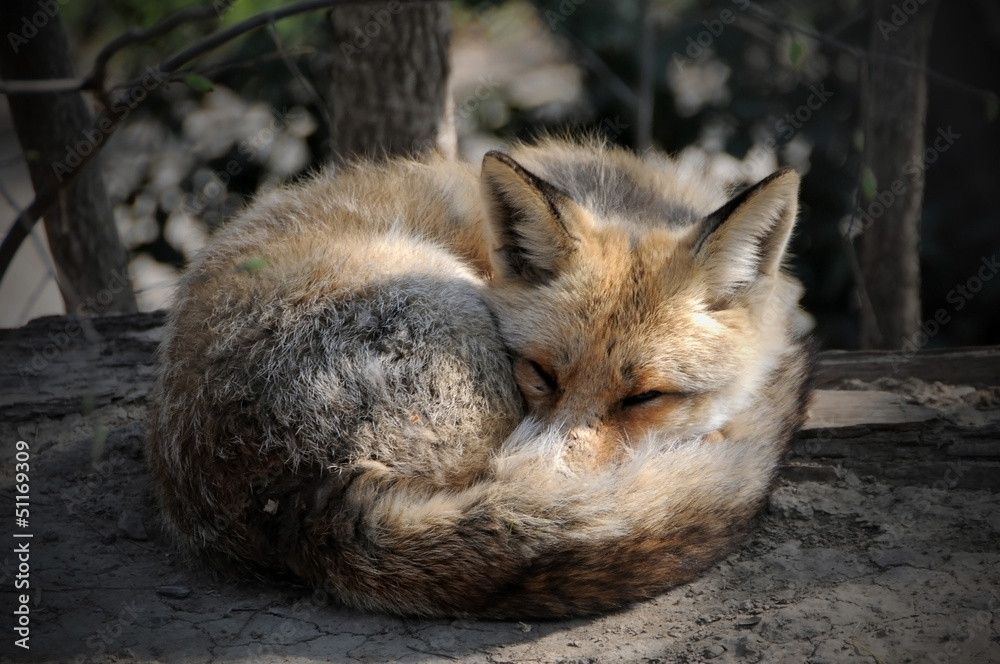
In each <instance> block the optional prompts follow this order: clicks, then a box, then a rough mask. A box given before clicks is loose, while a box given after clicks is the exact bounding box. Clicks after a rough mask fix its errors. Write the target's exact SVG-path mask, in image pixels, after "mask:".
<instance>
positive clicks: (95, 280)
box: [0, 0, 136, 315]
mask: <svg viewBox="0 0 1000 664" xmlns="http://www.w3.org/2000/svg"><path fill="white" fill-rule="evenodd" d="M53 6H55V5H53ZM0 35H4V41H6V42H8V43H5V44H4V45H3V48H0V74H2V75H3V78H4V79H5V80H18V79H49V78H72V77H73V75H74V74H73V66H72V63H71V59H70V53H69V46H68V43H67V41H66V34H65V32H64V31H63V27H62V22H61V21H60V20H59V15H58V14H55V15H54V16H49V15H48V14H47V13H46V11H43V5H41V4H39V3H38V2H37V0H7V2H6V5H5V6H4V9H3V11H0ZM8 101H9V103H10V109H11V115H12V116H13V120H14V127H15V129H16V130H17V137H18V140H19V141H20V143H21V149H22V150H23V152H24V155H25V159H26V160H27V162H28V170H29V172H30V173H31V181H32V184H33V186H34V188H35V191H36V192H40V191H43V190H44V189H46V188H48V187H53V186H55V185H56V184H58V183H61V182H63V181H64V180H66V178H67V176H68V174H69V173H70V172H72V170H73V168H74V166H73V164H74V163H76V161H75V159H77V158H79V154H81V153H83V151H84V150H87V151H90V150H97V149H99V148H100V146H101V143H102V142H103V140H104V138H105V137H104V136H95V135H88V134H100V132H96V131H92V130H91V121H92V119H91V114H90V110H89V109H88V107H87V104H86V102H85V100H84V99H83V97H82V96H81V94H80V93H79V92H70V93H47V94H12V95H9V96H8ZM83 168H84V170H83V172H81V173H80V174H79V176H78V177H77V178H76V179H75V180H74V181H73V183H72V184H69V185H68V186H64V187H63V188H62V190H61V191H60V193H59V197H58V200H57V201H56V202H55V203H54V204H53V205H52V207H51V208H49V210H48V211H47V212H46V213H45V216H44V219H45V234H46V236H47V237H48V240H49V248H50V250H51V251H52V258H53V262H54V263H55V268H56V275H57V279H58V282H59V290H60V292H61V293H62V298H63V302H64V303H65V305H66V311H67V312H69V313H71V314H77V315H95V314H105V313H122V312H131V311H135V310H136V302H135V295H134V294H133V292H132V285H131V281H130V279H129V276H128V254H127V253H126V251H125V248H124V247H123V246H122V244H121V241H120V239H119V238H118V231H117V229H116V228H115V223H114V216H113V214H112V210H111V205H110V203H109V202H108V197H107V192H106V191H105V188H104V180H103V179H102V177H101V169H100V165H99V162H98V159H96V158H95V159H93V160H92V161H91V162H90V163H88V164H86V165H85V166H84V167H83Z"/></svg>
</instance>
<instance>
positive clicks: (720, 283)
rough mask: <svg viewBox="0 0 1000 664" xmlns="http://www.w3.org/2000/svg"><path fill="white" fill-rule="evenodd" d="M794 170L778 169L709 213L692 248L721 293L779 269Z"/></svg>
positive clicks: (795, 186)
mask: <svg viewBox="0 0 1000 664" xmlns="http://www.w3.org/2000/svg"><path fill="white" fill-rule="evenodd" d="M798 196H799V174H798V173H796V172H795V170H794V169H791V168H783V169H781V170H780V171H777V172H776V173H773V174H771V175H769V176H767V177H766V178H764V179H763V180H761V181H760V182H758V183H757V184H755V185H753V186H752V187H749V188H747V189H746V190H745V191H743V192H742V193H740V194H738V195H737V196H736V197H735V198H733V199H732V200H731V201H729V202H728V203H726V204H725V205H723V206H722V207H721V208H719V209H718V210H716V211H715V212H713V213H712V214H710V215H708V217H706V218H705V219H704V220H703V221H702V222H701V227H700V230H699V232H698V234H697V236H696V239H695V244H694V253H695V257H696V259H697V260H698V261H699V262H701V263H702V264H703V265H704V266H705V268H706V269H707V271H708V281H709V283H711V284H712V285H713V286H714V287H715V290H716V292H717V293H719V294H720V295H723V296H726V295H732V294H734V293H737V292H739V291H740V290H742V289H744V288H746V287H747V286H750V285H751V284H753V283H754V282H756V281H757V278H758V277H760V276H774V275H776V274H777V273H778V271H779V270H780V269H781V263H782V259H783V258H784V255H785V249H786V247H787V246H788V240H789V238H790V237H791V235H792V227H793V226H794V225H795V215H796V213H797V212H798Z"/></svg>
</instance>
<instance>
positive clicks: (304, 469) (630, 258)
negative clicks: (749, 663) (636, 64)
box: [147, 139, 810, 619]
mask: <svg viewBox="0 0 1000 664" xmlns="http://www.w3.org/2000/svg"><path fill="white" fill-rule="evenodd" d="M706 173H707V171H706V170H705V169H699V168H696V167H694V166H693V165H692V164H691V163H688V162H685V161H684V160H681V161H677V160H671V159H668V158H666V157H663V156H657V155H655V154H651V155H646V156H644V157H638V156H635V155H633V154H631V153H629V152H627V151H624V150H621V149H617V148H613V147H610V146H607V145H605V144H602V143H599V142H593V141H592V142H586V143H572V142H565V141H561V140H556V139H547V140H544V141H542V142H540V143H538V144H536V145H519V146H515V147H513V148H511V149H510V151H509V153H500V152H491V153H489V154H487V155H486V157H485V158H484V160H483V163H482V167H481V172H479V173H478V174H477V173H476V169H475V168H474V167H472V166H470V165H467V164H463V163H460V162H456V161H449V160H445V159H443V158H439V157H434V156H429V157H425V158H421V159H412V160H408V159H399V160H390V161H386V162H381V163H367V162H359V163H356V164H354V165H352V166H348V167H345V168H343V169H339V170H336V171H328V172H326V173H324V174H321V175H319V176H317V177H315V178H314V179H312V180H311V181H308V182H306V183H305V184H299V185H294V186H289V187H286V188H284V189H280V190H277V191H274V192H272V193H269V194H267V195H264V196H263V197H261V198H260V199H258V200H257V201H256V202H255V203H254V204H252V205H251V206H250V207H249V208H248V209H247V210H245V211H244V212H243V213H241V215H240V216H239V217H238V218H237V219H235V220H234V221H232V222H231V223H229V224H228V225H227V226H225V227H224V228H222V229H221V230H220V231H219V232H218V233H217V234H216V236H215V237H214V239H213V241H212V243H211V245H210V246H209V247H208V248H207V249H206V250H205V251H204V252H203V253H202V255H201V256H200V257H199V258H198V259H197V260H196V261H194V263H193V264H192V265H191V267H190V269H189V270H188V271H187V273H186V275H185V276H184V278H183V280H182V282H181V284H180V285H179V287H178V291H177V294H176V296H175V303H174V306H173V309H172V311H171V314H170V317H169V322H168V324H167V327H166V332H165V337H164V341H163V344H162V347H161V350H160V353H159V375H158V380H157V384H156V386H155V388H154V391H153V393H152V395H151V411H150V438H149V445H148V450H147V453H148V458H149V461H150V464H151V467H152V470H153V475H154V478H155V482H156V487H157V493H158V495H159V498H160V502H161V505H162V510H163V517H164V521H165V524H166V526H167V530H168V532H169V533H170V534H172V535H173V536H174V537H175V538H176V539H177V540H178V541H179V542H180V543H181V544H182V545H183V547H184V548H185V549H186V550H188V551H190V552H193V553H196V554H199V555H201V556H202V557H205V558H207V559H209V560H210V561H213V562H215V563H216V564H218V565H220V566H222V567H225V568H227V569H234V568H235V569H240V570H244V571H246V572H247V573H251V574H259V575H266V576H269V577H277V578H293V579H296V580H299V581H305V582H307V583H310V584H314V585H316V586H318V587H322V588H323V589H325V590H327V591H328V592H331V593H332V594H334V595H335V596H336V597H337V598H339V599H340V600H341V601H342V602H344V603H346V604H348V605H351V606H356V607H361V608H365V609H372V610H380V611H388V612H393V613H399V614H409V615H425V616H479V617H489V618H516V619H526V618H544V617H551V618H555V617H564V616H574V615H583V614H592V613H596V612H601V611H607V610H611V609H614V608H617V607H621V606H624V605H627V604H629V603H631V602H635V601H637V600H640V599H644V598H648V597H652V596H654V595H656V594H658V593H660V592H662V591H664V590H665V589H667V588H669V587H671V586H674V585H677V584H679V583H682V582H685V581H687V580H690V579H692V578H693V577H694V576H696V575H697V574H699V573H700V572H701V571H703V570H704V569H705V568H706V567H707V566H709V565H711V564H712V563H714V562H715V561H717V560H719V559H721V558H722V557H724V556H726V555H728V554H729V553H730V552H732V551H733V550H734V548H735V547H736V546H737V545H738V543H739V542H740V540H741V538H742V537H743V536H744V535H745V533H746V532H747V530H748V528H749V526H750V524H751V523H752V521H753V518H754V516H755V515H756V514H757V512H758V511H759V509H760V507H761V505H762V504H763V502H764V501H765V499H766V496H767V493H768V491H769V489H770V487H771V485H772V482H773V480H774V476H775V471H776V467H777V465H778V463H779V461H780V460H781V457H782V455H783V453H784V451H785V449H786V447H787V445H788V443H789V441H790V438H791V436H792V435H793V434H794V433H795V431H796V430H797V429H798V428H799V426H800V425H801V422H802V419H803V416H804V410H805V402H806V398H807V393H808V389H807V383H808V379H809V373H810V353H809V351H808V346H809V344H808V342H807V339H806V329H805V327H806V325H805V323H804V322H803V321H804V320H805V316H804V314H803V313H802V312H801V311H800V309H799V305H798V300H799V298H800V296H801V290H802V289H801V286H800V285H799V283H798V282H797V281H796V280H795V279H793V278H792V277H790V276H789V275H788V274H786V273H785V271H784V270H783V261H784V258H785V254H786V247H787V245H788V241H789V237H790V235H791V233H792V228H793V225H794V223H795V217H796V210H797V197H798V184H799V177H798V175H797V174H796V173H795V172H794V171H793V170H790V169H784V170H780V171H778V172H776V173H774V174H773V175H771V176H769V177H767V178H765V179H763V180H762V181H760V182H758V183H757V184H754V185H753V186H750V187H748V188H746V189H744V190H743V191H742V192H740V193H737V194H735V195H730V192H728V191H727V190H726V188H725V187H724V185H723V183H720V182H716V181H714V180H713V179H712V178H710V177H708V176H707V175H706Z"/></svg>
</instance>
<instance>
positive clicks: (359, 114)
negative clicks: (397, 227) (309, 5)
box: [328, 1, 456, 160]
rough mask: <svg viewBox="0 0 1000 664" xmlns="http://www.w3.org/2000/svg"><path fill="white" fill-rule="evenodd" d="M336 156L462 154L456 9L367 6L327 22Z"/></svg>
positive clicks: (341, 10)
mask: <svg viewBox="0 0 1000 664" xmlns="http://www.w3.org/2000/svg"><path fill="white" fill-rule="evenodd" d="M328 20H329V25H330V28H331V32H332V35H333V49H332V53H331V57H330V60H329V65H328V68H329V69H328V77H329V79H330V94H329V97H328V98H329V99H330V100H331V106H332V107H333V108H332V110H333V113H332V120H333V127H332V134H333V135H332V141H333V149H334V152H335V157H336V159H338V160H344V159H349V158H351V157H352V156H356V155H368V156H389V155H405V154H417V153H420V152H424V151H427V150H429V149H433V148H437V149H439V150H441V151H442V152H443V153H445V154H447V155H452V154H454V153H455V150H456V146H455V142H456V139H455V129H454V123H453V120H452V108H451V89H450V85H449V71H450V69H449V62H448V46H449V43H450V41H451V6H450V5H449V4H448V3H446V2H432V3H419V4H407V3H401V2H396V1H392V2H387V3H385V2H383V3H363V4H358V5H344V6H340V7H335V8H333V9H332V10H331V11H330V13H329V15H328Z"/></svg>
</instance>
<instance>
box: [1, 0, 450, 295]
mask: <svg viewBox="0 0 1000 664" xmlns="http://www.w3.org/2000/svg"><path fill="white" fill-rule="evenodd" d="M363 1H364V0H306V1H305V2H300V3H297V4H294V5H289V6H287V7H283V8H281V9H277V10H274V11H270V12H264V13H263V14H258V15H256V16H252V17H250V18H248V19H246V20H245V21H241V22H240V23H237V24H236V25H234V26H232V27H230V28H228V29H226V30H223V31H222V32H219V33H216V34H214V35H212V36H211V37H209V38H207V39H205V40H203V41H201V42H199V43H197V44H195V45H194V46H191V47H190V48H187V49H185V50H183V51H181V52H180V53H178V54H177V55H175V56H174V57H172V58H170V59H169V60H167V61H165V62H162V63H160V64H159V65H157V66H155V67H152V68H151V69H152V70H153V71H155V72H156V73H157V74H158V75H159V76H160V77H161V78H165V77H167V76H169V75H170V74H173V73H175V72H177V71H178V70H179V69H180V68H181V67H183V66H184V65H186V64H187V63H188V62H190V61H191V60H194V59H195V58H197V57H198V56H200V55H203V54H205V53H208V52H209V51H212V50H214V49H216V48H218V47H219V46H221V45H223V44H225V43H226V42H229V41H231V40H233V39H235V38H237V37H239V36H241V35H244V34H246V33H248V32H250V31H252V30H255V29H257V28H260V27H263V26H265V25H267V24H268V23H271V22H274V21H279V20H281V19H284V18H288V17H290V16H295V15H297V14H304V13H306V12H310V11H315V10H317V9H326V8H328V7H333V6H335V5H343V4H353V3H356V2H363ZM408 1H409V2H434V1H437V0H408ZM182 13H183V12H182ZM189 16H190V14H189ZM168 21H172V17H171V18H167V19H165V20H164V21H163V22H161V23H165V22H168ZM158 25H159V24H158ZM173 25H174V27H176V24H173ZM162 32H163V29H161V28H160V27H158V26H154V27H152V28H150V29H149V30H148V31H147V34H154V35H156V34H162ZM130 43H134V42H130ZM27 82H28V81H21V82H20V83H27ZM41 82H42V83H45V82H46V81H41ZM49 82H51V81H49ZM8 83H9V81H8ZM139 85H141V79H138V80H135V81H130V82H128V83H125V84H123V85H119V86H115V89H116V90H117V89H125V92H124V93H123V94H122V95H121V96H119V98H118V100H117V102H118V103H115V104H112V105H110V106H108V107H106V108H105V110H104V111H103V112H102V113H101V115H100V116H99V117H98V118H97V120H96V121H95V122H94V124H93V125H92V131H96V132H98V133H99V135H101V136H104V140H103V141H102V142H101V145H98V146H95V147H94V149H93V150H91V151H90V152H89V153H88V154H87V155H81V156H80V163H79V164H78V165H77V166H76V167H75V168H74V169H73V170H72V171H70V172H69V173H68V174H67V175H66V177H64V178H63V181H62V182H61V183H60V184H59V185H57V186H54V187H51V188H49V189H44V190H42V191H40V192H38V193H37V194H36V195H35V200H33V201H32V202H31V205H29V206H28V207H27V208H25V209H24V210H22V211H21V212H20V213H19V214H18V216H17V220H16V221H15V222H14V225H13V226H12V227H11V229H10V231H8V232H7V236H6V237H4V240H3V243H2V244H0V279H2V278H3V275H5V274H6V273H7V268H9V267H10V264H11V261H13V260H14V255H15V254H16V253H17V250H18V248H19V247H20V246H21V243H22V242H24V239H25V238H26V237H27V236H28V233H29V232H30V231H31V227H32V226H34V224H35V222H36V221H38V219H39V218H41V216H42V215H43V214H45V211H46V210H48V209H49V207H50V206H51V205H52V204H53V203H54V202H55V200H56V199H57V198H58V196H59V191H60V190H61V189H63V188H65V187H68V186H70V185H71V184H72V183H73V182H74V181H75V180H76V177H77V175H78V174H79V173H80V172H81V171H82V170H83V168H84V167H86V166H87V164H89V163H90V160H91V159H93V158H94V157H95V156H96V155H97V154H98V153H99V152H100V151H101V147H102V146H103V145H105V144H106V143H107V138H108V137H110V136H111V134H113V133H114V132H115V130H116V129H117V128H118V125H119V123H120V122H121V121H122V119H124V116H123V115H119V114H116V113H112V112H111V108H119V109H120V108H122V104H124V105H126V106H128V108H129V109H131V108H134V107H135V106H136V105H137V104H138V102H137V101H136V100H134V99H132V96H131V90H132V89H134V88H135V87H137V86H139ZM76 89H77V90H78V89H79V88H76ZM0 91H2V88H0ZM109 120H110V124H108V121H109Z"/></svg>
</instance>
